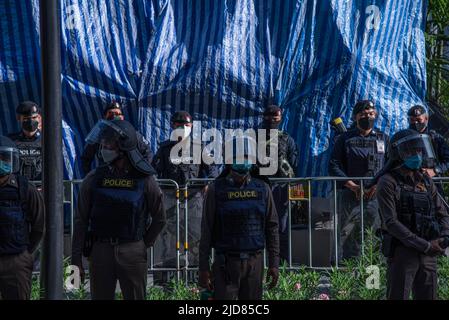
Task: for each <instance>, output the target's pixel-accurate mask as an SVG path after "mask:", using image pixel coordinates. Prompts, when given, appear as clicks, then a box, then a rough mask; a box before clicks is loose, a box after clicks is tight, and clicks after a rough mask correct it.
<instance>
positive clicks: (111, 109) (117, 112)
mask: <svg viewBox="0 0 449 320" xmlns="http://www.w3.org/2000/svg"><path fill="white" fill-rule="evenodd" d="M103 119H104V120H125V116H124V115H123V106H122V105H121V104H120V103H119V102H117V101H112V102H111V103H109V104H107V105H106V107H105V108H104V110H103ZM98 147H99V145H98V144H86V146H85V147H84V151H83V154H82V155H81V163H82V168H83V172H84V175H87V174H88V173H89V171H90V170H91V168H92V162H93V161H94V159H95V157H97V160H98V163H99V165H102V164H104V163H103V159H102V157H101V156H100V155H99V153H98ZM137 148H138V150H139V151H140V153H142V155H143V156H144V158H145V159H146V160H147V161H148V162H149V163H151V161H152V160H153V154H152V153H151V150H150V146H149V145H148V142H147V141H146V140H145V138H144V137H143V136H142V135H141V134H140V133H139V132H137Z"/></svg>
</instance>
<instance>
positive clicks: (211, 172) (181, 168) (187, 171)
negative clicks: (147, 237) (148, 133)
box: [153, 111, 219, 267]
mask: <svg viewBox="0 0 449 320" xmlns="http://www.w3.org/2000/svg"><path fill="white" fill-rule="evenodd" d="M171 128H172V133H171V137H172V138H173V139H169V140H166V141H163V142H161V143H160V145H159V149H158V151H157V152H156V155H155V156H154V160H153V167H154V168H155V169H156V171H157V174H158V178H160V179H170V180H174V181H176V183H178V185H179V186H180V187H181V188H184V187H185V186H186V183H187V181H188V180H189V179H196V178H215V177H217V176H218V174H219V172H218V166H217V165H207V164H205V163H204V162H203V161H202V159H201V158H200V161H199V162H200V163H198V161H194V156H195V154H194V143H195V141H193V139H192V128H193V119H192V116H191V115H190V114H189V113H188V112H186V111H178V112H175V113H174V114H173V116H172V118H171ZM176 145H179V146H182V147H183V149H181V148H180V149H179V152H178V153H177V154H175V155H173V154H172V150H175V149H174V148H175V146H176ZM200 147H201V149H202V148H203V145H201V146H200ZM174 153H176V150H175V151H174ZM200 156H201V155H200ZM173 190H174V189H173V187H172V186H170V187H169V188H167V189H166V192H165V201H166V208H167V228H166V229H165V230H164V231H163V234H162V235H161V241H158V242H157V243H156V246H155V250H154V252H155V260H156V263H158V264H159V263H163V266H165V267H174V264H175V258H176V255H175V253H176V251H175V248H176V197H175V193H174V192H173ZM181 196H182V197H185V193H184V192H183V193H182V194H181ZM203 199H204V187H203V186H198V184H197V186H196V187H194V186H190V187H189V190H188V194H187V210H188V213H189V216H188V225H189V230H188V232H189V235H188V239H189V243H188V248H187V250H189V265H190V266H198V246H199V240H200V221H201V213H202V208H203ZM180 200H181V203H182V204H183V207H182V208H181V209H182V210H183V209H184V210H185V208H184V204H185V198H181V199H180ZM180 216H181V223H180V225H181V229H180V231H181V233H184V232H186V231H185V230H184V225H185V220H184V219H185V211H181V212H180ZM181 236H183V234H181ZM184 249H186V248H184ZM181 253H183V252H181ZM162 260H163V261H162ZM181 260H182V261H181V263H184V262H185V255H184V254H182V256H181Z"/></svg>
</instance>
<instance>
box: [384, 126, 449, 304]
mask: <svg viewBox="0 0 449 320" xmlns="http://www.w3.org/2000/svg"><path fill="white" fill-rule="evenodd" d="M391 147H392V151H391V161H389V163H388V165H387V166H386V167H387V168H386V170H385V172H384V174H383V175H381V177H380V178H379V181H378V184H377V185H378V190H377V194H378V201H379V209H380V214H381V217H382V229H383V231H384V232H383V233H384V236H383V244H382V250H383V253H384V255H385V256H386V257H388V273H387V278H388V289H387V296H388V299H400V300H408V299H409V298H410V294H411V293H412V294H413V298H414V299H417V300H422V299H436V297H437V256H438V255H441V254H443V252H444V248H445V247H446V246H447V241H448V239H449V215H448V214H447V211H446V209H445V207H444V205H443V203H442V201H441V198H440V196H439V195H438V192H437V188H436V186H435V184H434V183H433V181H432V179H431V178H430V177H429V176H428V175H426V174H423V173H422V172H421V166H422V163H423V160H432V159H435V155H434V153H433V150H432V143H431V138H430V137H429V136H428V135H427V134H420V133H418V132H416V131H415V130H411V129H406V130H402V131H399V132H397V133H396V134H395V135H394V136H393V137H392V139H391Z"/></svg>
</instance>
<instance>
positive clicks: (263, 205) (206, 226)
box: [199, 138, 279, 300]
mask: <svg viewBox="0 0 449 320" xmlns="http://www.w3.org/2000/svg"><path fill="white" fill-rule="evenodd" d="M239 139H241V140H243V144H248V143H251V142H247V141H250V140H251V139H249V138H235V139H234V141H231V142H232V143H234V144H236V143H238V141H239ZM254 145H255V142H254ZM231 149H234V150H236V148H231ZM250 149H251V147H250V146H248V145H247V146H246V147H245V152H244V154H243V157H242V158H243V159H239V157H238V156H236V153H235V151H234V153H233V154H234V155H232V156H231V163H232V164H228V165H227V166H226V169H225V170H224V171H223V173H222V174H221V175H220V176H219V177H218V178H217V179H216V180H215V182H214V183H213V184H211V185H210V186H209V188H208V190H207V193H206V197H205V205H204V211H203V218H202V222H201V242H200V268H199V272H200V275H199V277H200V279H199V284H200V286H201V287H203V288H207V289H209V290H214V298H215V299H217V300H236V299H240V300H260V299H262V293H263V270H264V263H263V250H264V248H265V246H266V248H267V253H268V268H269V269H268V273H267V281H269V280H270V278H271V282H270V287H274V286H275V285H276V284H277V280H278V276H279V272H278V267H279V231H278V223H279V222H278V217H277V213H276V207H275V204H274V201H273V196H272V193H271V189H270V186H269V185H268V184H267V183H266V182H264V180H262V179H261V178H260V177H258V176H257V174H255V173H256V172H257V170H253V165H252V163H254V164H255V163H256V161H255V152H253V153H251V152H250ZM254 150H255V148H254ZM226 156H227V157H228V156H229V155H226ZM242 160H243V161H242ZM227 163H228V162H227ZM267 181H268V180H267ZM211 248H214V249H215V258H214V264H213V266H212V273H211V272H210V263H209V258H210V253H211Z"/></svg>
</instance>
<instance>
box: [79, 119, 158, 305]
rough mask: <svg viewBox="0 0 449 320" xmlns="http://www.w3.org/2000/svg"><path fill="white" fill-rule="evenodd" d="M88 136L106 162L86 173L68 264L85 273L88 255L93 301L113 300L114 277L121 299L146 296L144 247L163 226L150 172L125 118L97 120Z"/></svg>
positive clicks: (150, 243)
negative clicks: (118, 284) (120, 291)
mask: <svg viewBox="0 0 449 320" xmlns="http://www.w3.org/2000/svg"><path fill="white" fill-rule="evenodd" d="M86 140H87V142H89V143H98V144H99V152H100V154H101V156H102V158H103V161H104V163H105V165H104V166H101V167H98V168H97V169H95V170H93V171H92V172H90V173H89V174H88V175H87V177H86V178H85V179H84V181H83V183H82V185H81V189H80V193H79V198H78V204H77V211H76V217H75V229H74V236H73V248H72V264H73V265H76V266H78V267H79V269H80V272H81V274H82V275H83V274H84V268H83V262H82V255H84V256H86V257H89V263H90V264H89V269H90V287H91V294H92V298H93V299H101V300H103V299H107V300H112V299H114V297H115V288H116V283H117V280H118V281H119V283H120V288H121V290H122V293H123V297H124V298H125V299H139V300H140V299H145V294H146V283H147V248H148V247H150V246H152V245H153V244H154V242H155V240H156V238H157V236H158V235H159V233H160V231H161V230H162V229H163V227H164V225H165V210H164V205H163V195H162V192H161V190H160V188H159V185H158V183H157V182H156V180H155V178H154V176H153V175H154V170H153V168H152V167H151V165H150V164H149V163H148V162H147V161H146V159H145V158H144V157H143V156H142V154H141V153H140V152H139V150H138V147H137V145H138V142H137V133H136V131H135V129H134V128H133V126H132V125H131V124H130V123H129V122H127V121H125V120H113V121H105V120H102V121H100V122H99V123H98V124H97V125H96V126H95V128H94V129H93V130H92V131H91V133H90V134H89V136H88V137H87V139H86ZM150 221H151V222H150Z"/></svg>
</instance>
